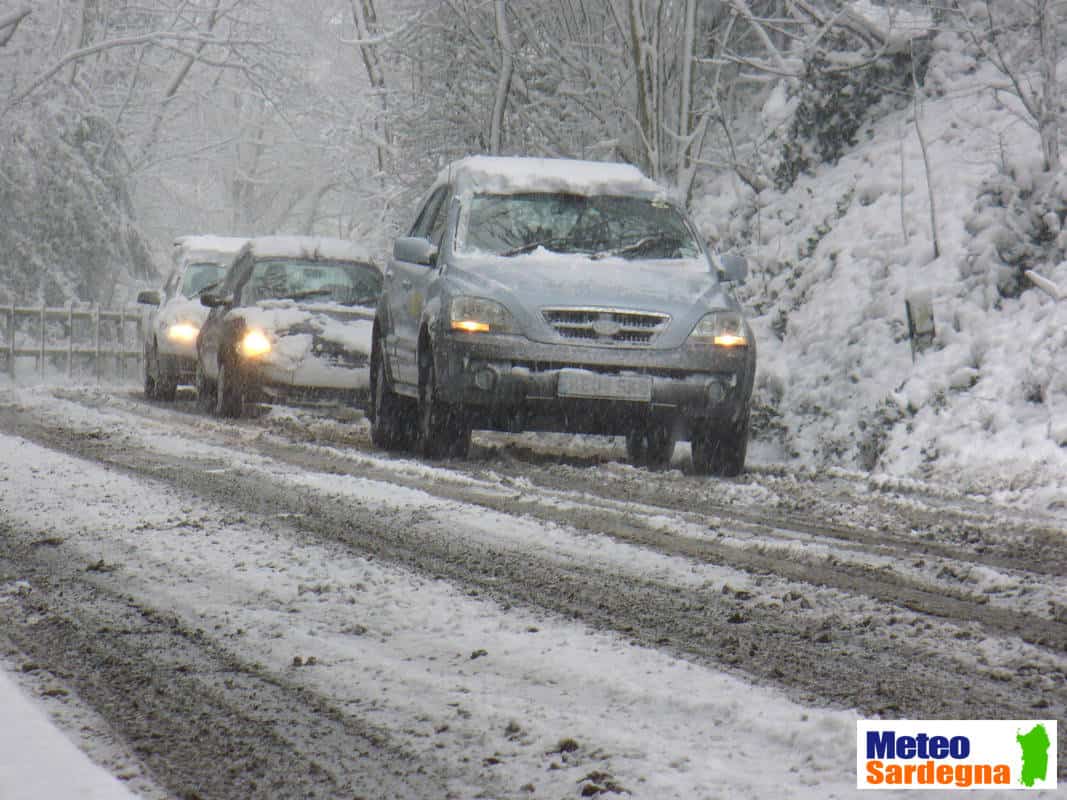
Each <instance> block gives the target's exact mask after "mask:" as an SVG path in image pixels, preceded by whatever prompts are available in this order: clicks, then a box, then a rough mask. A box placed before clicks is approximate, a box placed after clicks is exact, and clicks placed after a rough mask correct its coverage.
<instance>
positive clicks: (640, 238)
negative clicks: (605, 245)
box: [592, 231, 683, 258]
mask: <svg viewBox="0 0 1067 800" xmlns="http://www.w3.org/2000/svg"><path fill="white" fill-rule="evenodd" d="M629 238H632V239H633V241H627V239H629ZM620 241H622V242H625V244H620V245H619V246H618V247H613V248H611V249H609V250H599V251H597V252H596V253H594V254H593V256H592V257H593V258H609V257H610V256H621V255H625V254H626V253H632V252H635V251H637V250H641V249H642V248H645V247H649V246H650V245H659V244H663V243H664V242H676V243H678V244H682V243H683V238H682V236H681V235H680V234H679V233H677V232H676V231H656V232H655V233H645V234H638V235H635V236H633V237H624V238H623V239H621V240H620Z"/></svg>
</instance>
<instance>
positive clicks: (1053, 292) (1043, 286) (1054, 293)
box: [1025, 269, 1067, 300]
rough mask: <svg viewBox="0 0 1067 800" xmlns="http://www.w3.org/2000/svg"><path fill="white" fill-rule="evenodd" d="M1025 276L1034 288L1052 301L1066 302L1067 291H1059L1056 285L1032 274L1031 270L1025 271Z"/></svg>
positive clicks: (1042, 276) (1038, 275) (1034, 273)
mask: <svg viewBox="0 0 1067 800" xmlns="http://www.w3.org/2000/svg"><path fill="white" fill-rule="evenodd" d="M1025 275H1026V277H1027V278H1029V279H1030V281H1031V283H1033V284H1034V286H1036V287H1037V288H1038V289H1040V290H1041V291H1043V292H1045V293H1046V294H1047V295H1049V296H1050V297H1051V298H1052V299H1053V300H1067V291H1065V290H1063V289H1061V288H1060V287H1059V285H1058V284H1057V283H1055V282H1054V281H1051V280H1049V279H1048V278H1046V277H1045V276H1044V275H1041V274H1040V273H1037V272H1034V271H1033V270H1032V269H1028V270H1026V272H1025Z"/></svg>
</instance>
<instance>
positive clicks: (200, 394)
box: [196, 359, 215, 414]
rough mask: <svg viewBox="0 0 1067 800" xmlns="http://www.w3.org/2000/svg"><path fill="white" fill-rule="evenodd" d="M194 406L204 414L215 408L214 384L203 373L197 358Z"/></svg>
mask: <svg viewBox="0 0 1067 800" xmlns="http://www.w3.org/2000/svg"><path fill="white" fill-rule="evenodd" d="M196 406H197V408H199V409H200V410H201V411H203V412H204V413H205V414H210V413H212V412H213V411H214V410H215V384H214V383H212V382H211V381H210V380H209V379H208V377H207V375H205V374H204V368H203V367H202V366H200V360H199V359H197V362H196Z"/></svg>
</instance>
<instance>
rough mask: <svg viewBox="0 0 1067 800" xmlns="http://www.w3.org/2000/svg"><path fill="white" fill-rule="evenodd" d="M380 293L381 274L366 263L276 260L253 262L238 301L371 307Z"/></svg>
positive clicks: (246, 302) (243, 303)
mask: <svg viewBox="0 0 1067 800" xmlns="http://www.w3.org/2000/svg"><path fill="white" fill-rule="evenodd" d="M381 292H382V279H381V275H380V274H379V273H378V271H377V270H376V269H374V267H372V266H370V265H369V264H361V263H359V262H356V261H309V260H303V259H290V258H277V259H263V260H260V261H256V264H255V266H254V267H253V269H252V274H251V276H250V277H249V279H248V283H247V284H246V285H245V287H244V289H243V290H242V293H241V302H242V305H249V304H251V303H257V302H259V301H260V300H316V301H320V302H334V303H341V304H343V305H348V306H353V305H358V306H374V305H375V304H376V303H377V302H378V296H379V295H380V294H381Z"/></svg>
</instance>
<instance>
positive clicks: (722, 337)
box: [689, 311, 748, 347]
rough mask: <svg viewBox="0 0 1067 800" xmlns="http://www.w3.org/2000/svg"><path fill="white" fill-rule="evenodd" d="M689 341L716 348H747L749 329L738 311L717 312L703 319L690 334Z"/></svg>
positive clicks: (706, 315)
mask: <svg viewBox="0 0 1067 800" xmlns="http://www.w3.org/2000/svg"><path fill="white" fill-rule="evenodd" d="M689 341H690V342H691V343H692V344H710V345H715V346H716V347H746V346H747V345H748V327H747V326H746V325H745V320H744V318H743V317H742V316H741V315H740V314H738V313H737V312H736V311H715V312H713V313H711V314H705V315H704V317H703V318H701V320H700V322H698V323H697V325H696V327H695V328H693V332H692V333H690V334H689Z"/></svg>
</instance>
